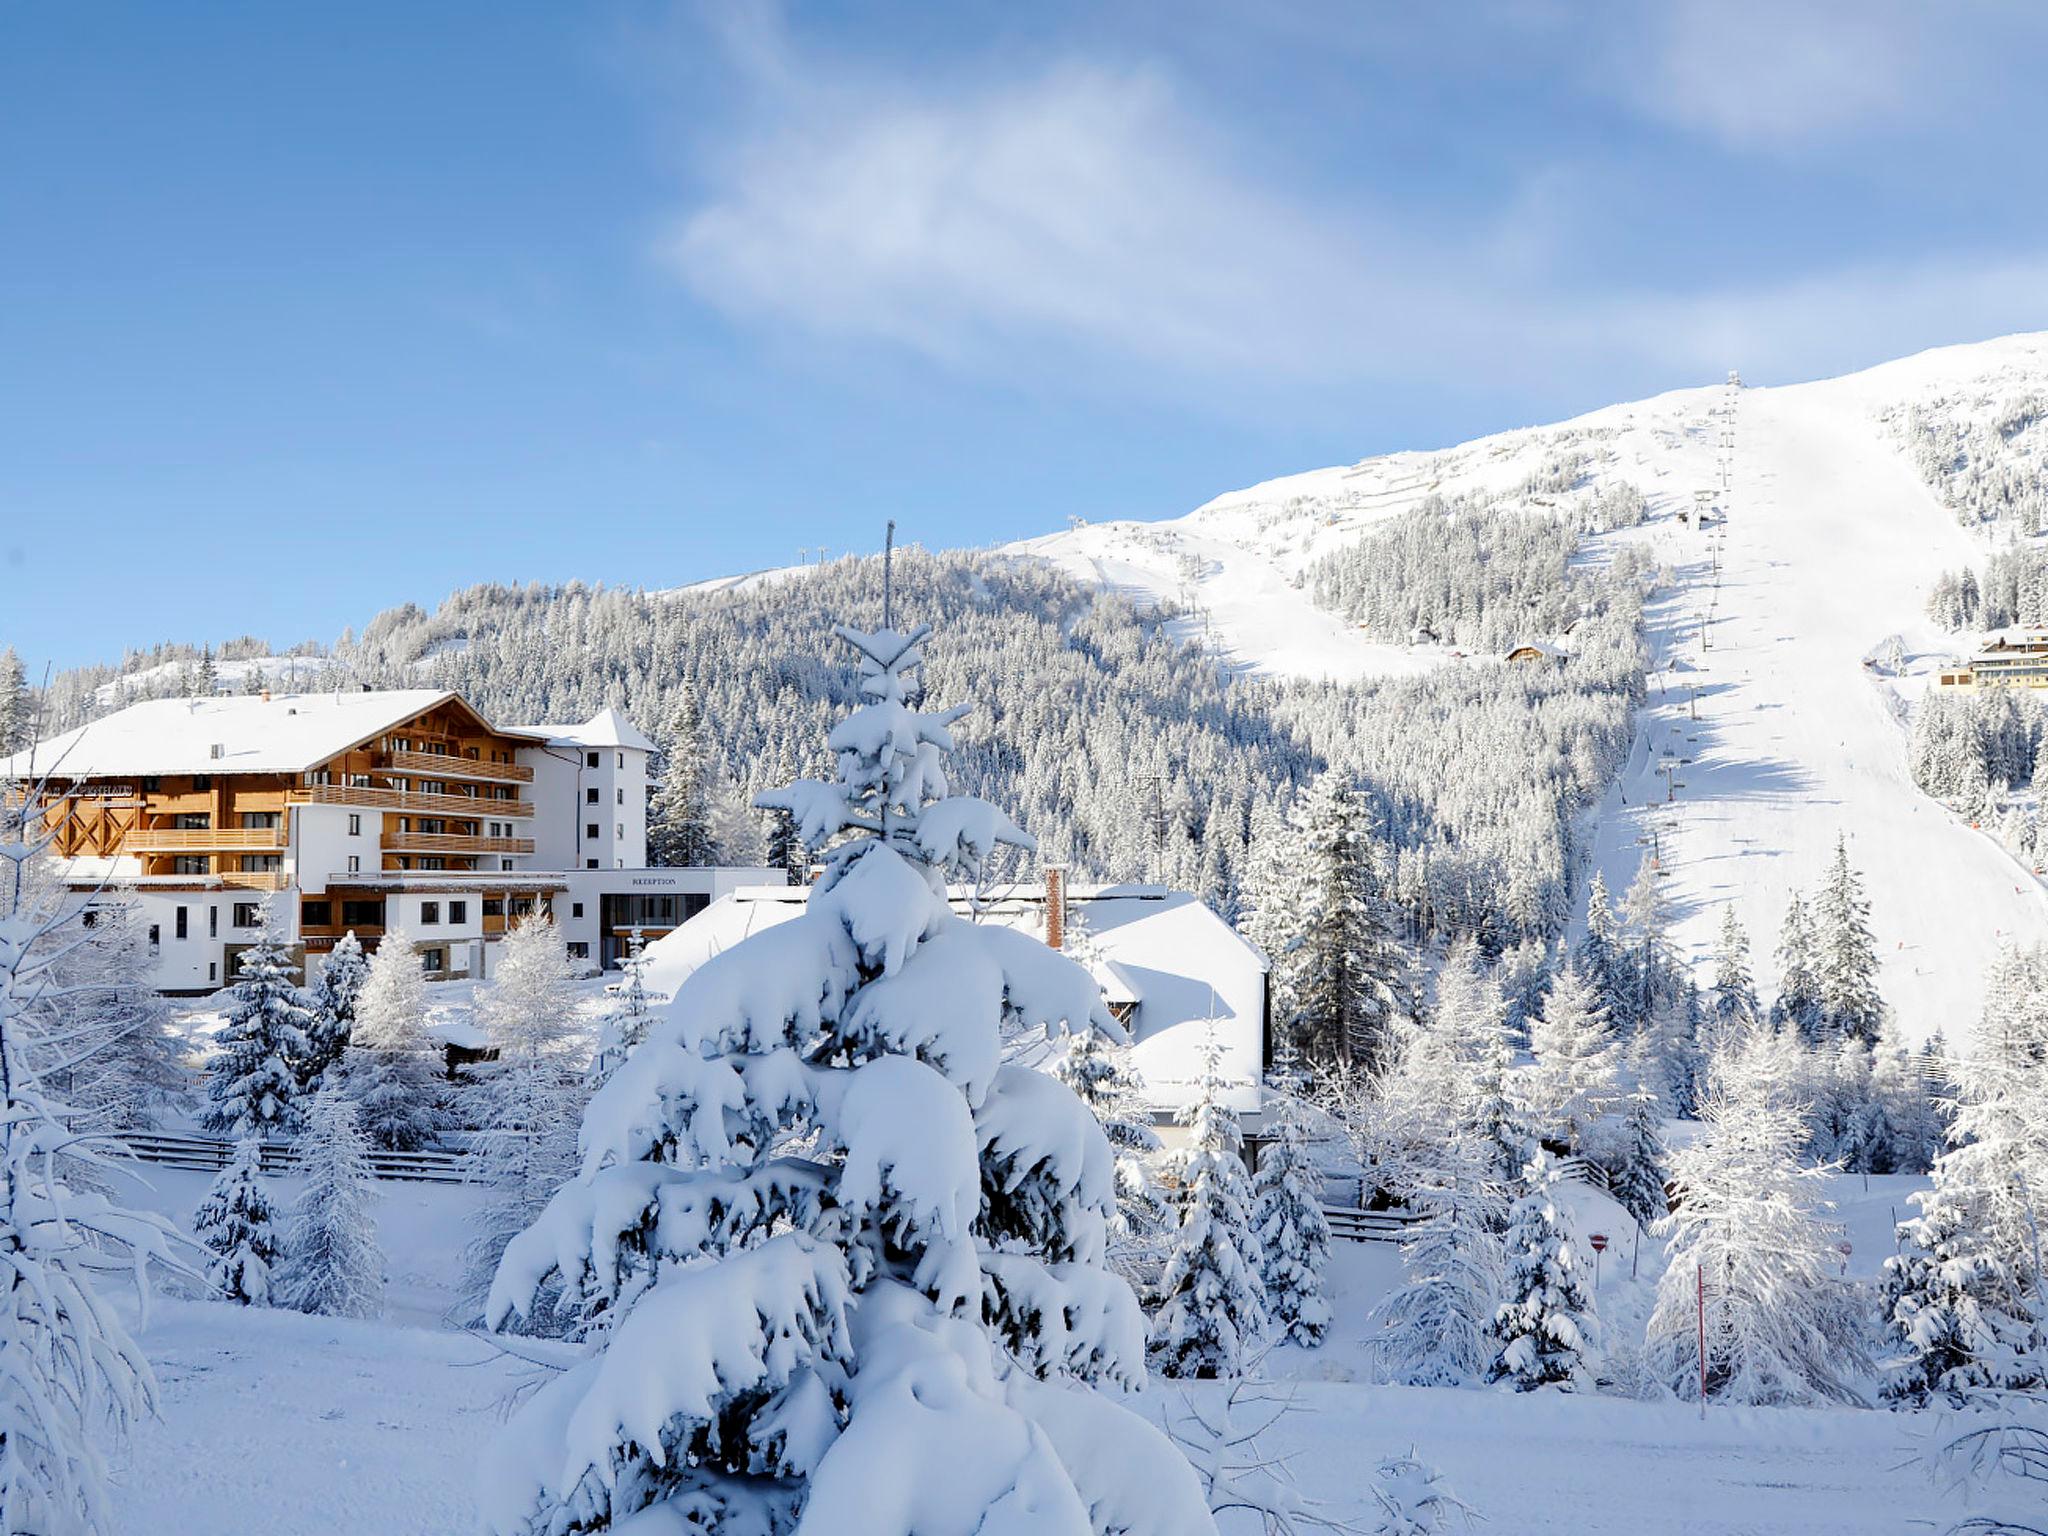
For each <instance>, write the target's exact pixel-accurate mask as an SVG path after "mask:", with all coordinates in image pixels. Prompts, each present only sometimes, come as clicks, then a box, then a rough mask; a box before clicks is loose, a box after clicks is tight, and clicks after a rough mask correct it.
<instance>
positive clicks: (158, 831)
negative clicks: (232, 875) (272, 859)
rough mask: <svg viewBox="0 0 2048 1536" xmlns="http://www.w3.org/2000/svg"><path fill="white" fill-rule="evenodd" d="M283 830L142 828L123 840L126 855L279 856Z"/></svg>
mask: <svg viewBox="0 0 2048 1536" xmlns="http://www.w3.org/2000/svg"><path fill="white" fill-rule="evenodd" d="M284 846H285V829H284V828H283V827H142V828H138V829H137V830H135V831H133V832H130V833H129V834H128V835H127V837H126V838H125V839H123V847H122V851H123V852H124V853H216V852H218V853H275V852H276V851H277V850H279V849H280V848H283V847H284Z"/></svg>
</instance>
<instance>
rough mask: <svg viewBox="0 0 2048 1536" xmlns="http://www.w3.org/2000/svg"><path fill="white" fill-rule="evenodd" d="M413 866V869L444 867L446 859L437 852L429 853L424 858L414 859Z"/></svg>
mask: <svg viewBox="0 0 2048 1536" xmlns="http://www.w3.org/2000/svg"><path fill="white" fill-rule="evenodd" d="M413 867H414V868H415V869H446V868H447V867H448V861H447V860H446V859H444V858H442V857H441V856H440V855H439V854H430V855H428V856H427V857H426V858H424V859H416V860H414V862H413Z"/></svg>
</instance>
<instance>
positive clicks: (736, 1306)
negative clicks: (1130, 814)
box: [482, 628, 1214, 1536]
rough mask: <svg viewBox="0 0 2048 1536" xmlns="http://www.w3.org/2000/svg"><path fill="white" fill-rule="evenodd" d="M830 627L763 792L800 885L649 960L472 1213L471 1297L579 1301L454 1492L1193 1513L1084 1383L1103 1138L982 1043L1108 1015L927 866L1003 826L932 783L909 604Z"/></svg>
mask: <svg viewBox="0 0 2048 1536" xmlns="http://www.w3.org/2000/svg"><path fill="white" fill-rule="evenodd" d="M839 633H840V635H841V638H843V639H845V640H846V641H847V642H848V643H849V644H851V645H852V646H853V647H854V648H855V650H856V651H857V652H858V653H859V655H860V658H861V669H860V678H859V684H860V692H861V695H862V703H861V704H860V706H859V707H858V708H856V709H855V711H854V712H853V713H852V714H851V715H850V716H849V717H848V718H847V719H845V720H844V721H842V722H841V723H840V724H839V725H838V726H836V727H835V728H834V730H833V732H832V737H831V740H832V744H833V747H834V750H835V751H836V752H837V753H838V754H839V777H838V778H837V779H836V780H835V781H833V782H829V783H827V782H819V781H814V780H805V781H799V782H798V783H796V784H794V785H792V786H790V787H789V788H788V789H786V790H783V791H779V792H774V793H772V794H769V795H766V796H764V797H763V798H764V800H765V801H767V803H768V804H770V805H772V806H778V807H780V808H782V809H784V810H787V811H789V812H790V813H791V814H792V815H793V816H795V818H796V819H797V821H798V823H799V825H800V827H801V829H802V831H803V834H804V836H805V839H806V841H807V842H808V844H809V845H810V846H811V847H812V848H815V849H821V850H822V849H824V848H825V847H826V846H827V845H828V844H832V845H835V846H834V847H833V849H832V852H831V853H830V854H829V855H828V858H827V862H826V866H825V870H824V873H823V874H822V875H821V876H820V878H819V879H818V881H817V882H816V884H815V885H813V886H812V887H811V890H810V894H809V899H808V902H807V905H806V907H805V910H804V913H803V914H802V916H800V917H798V918H796V919H794V920H793V921H790V922H788V923H783V924H780V925H778V926H776V927H773V928H769V929H765V930H763V931H761V932H758V933H756V934H754V935H753V936H751V937H750V938H748V939H746V940H745V941H744V942H742V943H740V944H738V945H736V946H734V947H733V948H732V949H729V950H727V951H725V952H724V953H722V954H720V955H718V956H716V957H715V958H713V959H712V960H710V961H709V962H707V963H706V964H705V965H704V966H702V967H700V968H699V969H698V970H696V971H695V972H693V973H692V974H691V975H690V977H689V978H688V979H687V980H686V981H685V982H683V984H682V986H681V987H680V989H679V990H678V993H677V996H676V998H675V1000H674V1002H673V1003H672V1004H671V1005H670V1006H669V1009H668V1011H667V1013H666V1015H665V1016H664V1017H663V1018H662V1020H661V1021H660V1022H659V1023H658V1024H657V1025H656V1027H655V1028H654V1029H653V1030H652V1031H651V1032H650V1033H649V1035H648V1037H647V1039H646V1040H645V1041H644V1042H643V1043H642V1045H641V1047H640V1049H639V1050H637V1051H635V1052H634V1053H633V1054H632V1055H631V1056H630V1057H629V1058H628V1059H627V1060H626V1061H625V1062H624V1063H623V1064H622V1065H621V1066H620V1068H619V1069H618V1070H617V1071H616V1072H615V1073H614V1074H613V1075H612V1077H611V1079H610V1080H609V1081H608V1082H607V1083H606V1084H605V1086H604V1087H603V1088H602V1089H601V1090H599V1092H598V1093H597V1095H596V1096H595V1098H594V1099H593V1100H592V1102H591V1104H590V1107H589V1110H588V1112H587V1113H586V1115H585V1118H584V1125H583V1136H582V1172H581V1173H580V1174H578V1175H577V1177H576V1178H575V1179H574V1180H573V1181H572V1182H571V1183H569V1184H568V1185H567V1186H566V1187H565V1188H563V1189H562V1190H561V1191H560V1192H559V1193H558V1194H557V1195H556V1196H555V1198H554V1199H553V1200H552V1201H551V1202H550V1203H549V1206H548V1208H547V1210H546V1212H545V1213H544V1215H543V1217H542V1219H541V1220H540V1221H539V1222H537V1223H536V1224H535V1226H534V1227H533V1228H531V1229H530V1230H529V1231H528V1232H527V1233H526V1234H524V1235H522V1236H521V1237H519V1238H517V1239H516V1240H515V1241H514V1242H513V1243H512V1244H511V1245H510V1246H508V1247H507V1249H506V1252H505V1257H504V1260H503V1263H502V1265H501V1267H500V1270H499V1275H498V1279H497V1282H496V1284H495V1286H494V1288H493V1292H492V1296H491V1299H490V1305H489V1310H488V1317H489V1321H490V1322H491V1323H492V1324H493V1325H499V1324H502V1323H504V1322H505V1321H506V1320H508V1319H509V1318H510V1317H512V1316H514V1315H515V1314H517V1313H519V1312H521V1311H524V1310H526V1309H528V1308H531V1307H532V1306H533V1305H535V1296H536V1293H537V1291H538V1290H539V1289H540V1288H541V1287H542V1286H543V1285H544V1284H545V1283H546V1282H547V1281H549V1280H550V1278H551V1277H555V1276H558V1275H559V1276H561V1277H562V1278H561V1280H560V1282H559V1283H560V1285H561V1288H562V1289H563V1290H564V1291H565V1292H567V1293H570V1294H572V1295H574V1296H576V1297H577V1298H578V1299H579V1301H580V1302H581V1304H582V1305H584V1306H586V1307H588V1308H591V1309H593V1310H594V1311H595V1312H597V1313H599V1314H600V1315H602V1316H603V1317H605V1318H606V1319H608V1326H606V1327H605V1328H604V1329H603V1330H602V1332H601V1333H599V1334H597V1335H596V1337H595V1342H594V1343H593V1346H592V1351H593V1352H592V1353H591V1354H590V1355H588V1357H587V1358H585V1359H584V1360H582V1361H581V1362H580V1363H579V1364H577V1365H575V1366H574V1367H572V1368H571V1369H569V1370H567V1371H564V1372H562V1373H561V1374H559V1375H558V1376H556V1377H555V1378H554V1379H553V1380H552V1381H550V1382H549V1383H548V1384H547V1385H546V1386H544V1387H543V1388H542V1389H541V1391H540V1392H539V1393H538V1394H537V1395H536V1396H535V1397H534V1398H533V1399H532V1400H530V1401H529V1402H528V1403H527V1404H526V1405H525V1406H524V1407H523V1408H522V1409H521V1410H520V1412H519V1413H518V1414H517V1415H516V1416H515V1418H514V1420H513V1422H512V1425H511V1427H510V1429H509V1430H508V1432H507V1433H506V1435H505V1436H504V1437H503V1439H502V1440H501V1442H500V1443H499V1445H498V1446H497V1447H496V1448H495V1450H494V1452H493V1453H492V1455H491V1456H490V1457H489V1459H488V1463H487V1465H486V1466H485V1468H484V1469H483V1478H482V1486H483V1489H484V1503H483V1516H484V1524H485V1525H486V1527H487V1528H488V1529H490V1530H491V1531H493V1532H502V1533H513V1532H517V1533H537V1532H559V1531H563V1530H568V1529H580V1530H585V1531H600V1530H611V1529H620V1528H622V1527H623V1526H624V1525H625V1524H626V1523H627V1522H629V1521H631V1522H633V1523H634V1524H635V1525H636V1526H640V1525H646V1524H647V1523H648V1521H649V1520H653V1521H656V1522H657V1523H658V1522H661V1521H664V1520H666V1521H668V1522H669V1523H671V1524H676V1525H678V1528H682V1526H684V1525H694V1526H696V1527H698V1528H701V1529H704V1530H706V1531H712V1532H720V1533H725V1536H738V1533H742V1532H744V1533H749V1536H751V1533H757V1532H765V1533H773V1536H780V1533H785V1532H795V1533H797V1536H828V1533H832V1532H835V1531H838V1530H840V1529H843V1521H844V1518H845V1514H846V1512H847V1511H849V1510H859V1511H861V1512H862V1514H863V1516H864V1519H865V1521H866V1528H867V1529H868V1530H869V1531H871V1532H873V1533H875V1536H910V1533H912V1532H924V1531H927V1530H931V1529H960V1530H975V1529H983V1530H990V1531H992V1530H995V1529H997V1528H998V1527H1000V1526H1004V1525H1010V1526H1015V1527H1017V1528H1019V1529H1029V1530H1031V1531H1033V1532H1045V1533H1047V1536H1051V1533H1054V1532H1058V1533H1061V1536H1067V1533H1072V1536H1082V1533H1084V1532H1099V1531H1104V1530H1118V1531H1127V1532H1129V1533H1130V1536H1194V1533H1200V1532H1213V1529H1214V1527H1213V1522H1212V1521H1211V1518H1210V1516H1209V1513H1208V1511H1207V1509H1206V1507H1205V1504H1204V1501H1203V1497H1202V1490H1201V1485H1200V1483H1199V1481H1198V1480H1197V1479H1196V1478H1195V1476H1194V1474H1193V1472H1192V1470H1191V1469H1190V1468H1189V1467H1188V1465H1187V1463H1186V1461H1185V1460H1184V1458H1182V1457H1181V1456H1180V1455H1179V1453H1178V1452H1177V1451H1176V1450H1174V1448H1173V1446H1172V1444H1171V1442H1170V1441H1168V1440H1166V1438H1165V1437H1164V1436H1163V1435H1161V1434H1160V1432H1159V1431H1157V1430H1156V1429H1154V1428H1152V1427H1151V1426H1150V1425H1149V1424H1148V1423H1146V1422H1145V1421H1144V1420H1143V1419H1141V1418H1139V1417H1138V1416H1136V1415H1135V1414H1132V1413H1131V1412H1129V1411H1128V1410H1126V1409H1125V1408H1123V1407H1122V1406H1121V1405H1120V1404H1118V1403H1117V1402H1115V1401H1114V1400H1113V1399H1111V1398H1110V1397H1107V1396H1099V1395H1097V1394H1096V1393H1094V1392H1093V1391H1091V1390H1090V1384H1091V1383H1093V1382H1096V1381H1101V1380H1107V1381H1111V1382H1115V1383H1119V1384H1126V1385H1131V1386H1135V1385H1137V1384H1139V1383H1141V1382H1142V1381H1143V1380H1144V1359H1143V1352H1144V1338H1145V1332H1144V1322H1143V1318H1142V1315H1141V1314H1140V1313H1139V1312H1138V1309H1137V1304H1136V1301H1135V1298H1133V1297H1132V1296H1131V1294H1130V1291H1129V1288H1128V1287H1127V1286H1126V1285H1125V1284H1124V1283H1123V1282H1122V1281H1121V1280H1118V1279H1117V1278H1115V1277H1114V1276H1113V1275H1111V1274H1109V1273H1108V1272H1107V1271H1106V1269H1105V1268H1104V1250H1105V1247H1106V1243H1107V1233H1108V1224H1109V1219H1110V1211H1111V1206H1112V1202H1113V1200H1114V1178H1115V1175H1114V1166H1113V1159H1112V1156H1111V1153H1110V1149H1109V1145H1108V1141H1107V1139H1106V1138H1105V1137H1104V1136H1103V1134H1102V1131H1101V1128H1100V1127H1099V1126H1098V1125H1097V1124H1096V1123H1095V1120H1094V1117H1093V1116H1091V1115H1090V1114H1089V1113H1088V1111H1087V1109H1086V1108H1085V1107H1084V1106H1083V1105H1082V1104H1080V1103H1079V1102H1078V1101H1077V1100H1076V1099H1075V1098H1074V1096H1073V1094H1072V1093H1071V1092H1070V1091H1069V1090H1068V1089H1067V1088H1066V1087H1065V1086H1063V1085H1062V1084H1060V1083H1059V1082H1058V1081H1057V1080H1056V1079H1054V1078H1053V1077H1052V1076H1050V1075H1049V1074H1046V1073H1041V1072H1037V1071H1034V1070H1032V1069H1030V1068H1028V1067H1024V1066H1022V1065H1018V1064H1014V1063H1013V1064H1007V1065H1006V1064H1004V1062H1003V1061H1002V1034H1003V1030H1004V1027H1005V1023H1006V1021H1007V1025H1008V1027H1009V1028H1010V1030H1011V1031H1012V1032H1013V1033H1014V1032H1023V1031H1036V1030H1045V1031H1051V1032H1054V1033H1057V1032H1059V1031H1061V1030H1074V1029H1088V1028H1095V1029H1098V1030H1101V1031H1103V1032H1104V1033H1106V1034H1108V1035H1110V1036H1111V1037H1119V1036H1120V1034H1121V1032H1120V1030H1119V1028H1118V1026H1117V1024H1116V1021H1115V1020H1114V1019H1112V1018H1111V1017H1110V1016H1109V1014H1108V1011H1107V1010H1106V1008H1105V1007H1104V1006H1103V1004H1102V1001H1101V994H1100V991H1099V989H1098V988H1097V987H1096V985H1095V982H1094V980H1093V978H1092V977H1090V976H1089V975H1088V974H1087V973H1086V972H1085V971H1083V970H1082V969H1081V968H1080V967H1078V966H1077V965H1075V964H1074V963H1073V962H1072V961H1071V960H1069V959H1067V958H1066V957H1064V956H1062V955H1060V954H1058V953H1056V952H1055V951H1052V950H1050V949H1048V948H1047V947H1046V946H1045V945H1043V944H1040V943H1038V942H1037V941H1036V940H1035V939H1033V938H1031V937H1030V936H1028V935H1025V934H1022V933H1017V932H1014V931H1012V930H1010V929H1007V928H1003V927H1000V926H996V925H983V924H974V923H970V922H968V921H967V920H966V919H964V918H961V917H960V916H958V915H956V914H955V913H954V912H953V911H952V910H951V908H950V907H949V906H948V904H947V902H946V899H945V881H946V879H947V877H948V875H952V876H954V877H956V878H960V879H968V880H971V879H975V878H978V877H979V876H980V874H981V872H982V869H983V866H984V863H985V861H986V860H987V859H988V858H989V857H990V856H991V855H992V854H994V853H995V851H996V849H997V847H998V845H999V844H1003V845H1008V846H1010V847H1013V848H1029V847H1030V846H1031V844H1030V839H1029V838H1027V837H1026V836H1025V835H1024V834H1023V833H1022V832H1020V831H1018V830H1017V828H1016V827H1015V826H1014V825H1013V824H1012V823H1011V822H1010V820H1009V818H1008V817H1006V816H1004V815H1003V814H1002V813H1001V812H999V811H998V810H996V809H995V808H994V807H993V806H991V805H989V804H987V803H986V802H982V801H978V800H975V799H972V798H970V797H965V796H951V795H949V794H948V793H947V786H946V779H945V760H946V754H947V753H948V752H949V751H950V750H951V749H952V747H953V737H952V732H951V730H950V727H951V725H952V724H953V722H954V721H955V720H957V719H958V718H959V716H960V714H961V713H962V711H961V710H959V709H952V710H946V711H943V712H930V711H926V710H924V709H922V708H921V707H920V705H921V691H922V690H921V686H920V684H921V678H922V672H923V667H922V662H923V654H922V649H921V642H922V641H923V639H924V637H925V631H924V630H923V629H922V628H920V629H917V630H915V631H913V632H911V633H909V634H901V633H896V632H893V631H888V630H883V631H881V632H879V633H861V632H858V631H854V630H851V629H846V628H842V629H841V630H840V631H839ZM848 832H851V833H853V834H855V835H854V836H853V837H852V838H851V839H850V840H845V841H841V834H843V833H848ZM650 1207H658V1209H659V1211H660V1213H661V1214H660V1219H659V1220H655V1221H649V1220H647V1219H646V1213H647V1212H648V1210H649V1209H650ZM574 1424H589V1425H593V1426H597V1425H606V1426H612V1427H611V1428H608V1429H600V1430H598V1431H596V1432H595V1433H594V1434H590V1435H585V1434H583V1433H581V1432H572V1431H571V1430H570V1428H569V1426H571V1425H574ZM937 1501H943V1506H942V1508H943V1514H940V1513H937V1512H936V1509H937V1508H938V1505H937ZM635 1517H638V1518H637V1519H635ZM941 1520H943V1524H940V1523H939V1522H940V1521H941Z"/></svg>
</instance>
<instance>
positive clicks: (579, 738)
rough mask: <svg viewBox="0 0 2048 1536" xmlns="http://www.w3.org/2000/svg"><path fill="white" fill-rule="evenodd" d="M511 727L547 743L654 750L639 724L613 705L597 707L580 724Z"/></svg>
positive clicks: (639, 750) (637, 750)
mask: <svg viewBox="0 0 2048 1536" xmlns="http://www.w3.org/2000/svg"><path fill="white" fill-rule="evenodd" d="M512 729H514V730H518V731H524V732H525V733H526V734H528V735H530V736H545V737H547V739H548V744H549V745H550V746H561V747H625V748H627V749H628V750H629V751H634V752H653V751H655V750H657V749H656V747H655V745H654V743H653V742H651V741H649V740H648V739H647V736H646V734H645V733H644V732H642V731H641V729H640V727H639V726H637V725H635V724H634V723H633V722H632V721H630V720H628V719H627V718H626V717H625V716H624V715H622V714H620V713H619V712H618V711H617V710H616V709H600V710H599V711H598V712H597V713H596V714H594V715H592V716H591V717H590V718H589V719H588V720H586V721H584V722H583V723H582V724H581V725H520V726H514V727H512Z"/></svg>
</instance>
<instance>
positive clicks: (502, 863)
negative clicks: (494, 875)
mask: <svg viewBox="0 0 2048 1536" xmlns="http://www.w3.org/2000/svg"><path fill="white" fill-rule="evenodd" d="M511 867H512V861H511V860H510V859H500V860H498V868H500V869H510V868H511Z"/></svg>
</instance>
